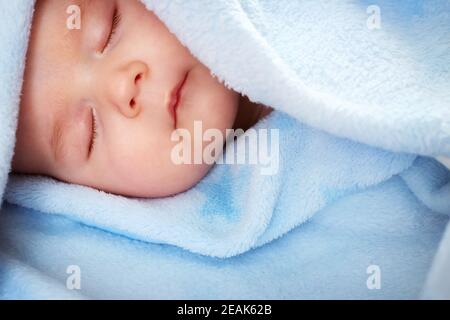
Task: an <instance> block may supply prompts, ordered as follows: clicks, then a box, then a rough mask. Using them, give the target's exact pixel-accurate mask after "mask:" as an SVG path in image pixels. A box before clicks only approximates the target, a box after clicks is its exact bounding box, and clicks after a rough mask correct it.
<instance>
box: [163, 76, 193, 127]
mask: <svg viewBox="0 0 450 320" xmlns="http://www.w3.org/2000/svg"><path fill="white" fill-rule="evenodd" d="M188 75H189V72H186V74H185V75H184V77H183V78H182V79H181V81H180V82H178V83H177V84H176V86H175V87H174V88H173V89H172V91H171V92H170V96H169V104H168V111H169V114H170V116H171V117H172V119H173V122H174V127H175V128H176V127H177V109H178V107H179V106H180V105H181V103H182V93H183V88H184V84H185V83H186V79H187V77H188Z"/></svg>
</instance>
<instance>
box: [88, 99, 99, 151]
mask: <svg viewBox="0 0 450 320" xmlns="http://www.w3.org/2000/svg"><path fill="white" fill-rule="evenodd" d="M96 140H97V114H96V113H95V109H94V108H92V138H91V143H90V144H89V155H90V154H91V153H92V150H93V149H94V146H95V142H96Z"/></svg>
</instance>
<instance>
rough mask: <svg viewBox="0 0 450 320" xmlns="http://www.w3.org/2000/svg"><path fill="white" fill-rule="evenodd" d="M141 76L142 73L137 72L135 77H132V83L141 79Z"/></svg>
mask: <svg viewBox="0 0 450 320" xmlns="http://www.w3.org/2000/svg"><path fill="white" fill-rule="evenodd" d="M141 78H142V73H139V74H138V75H137V76H136V77H135V78H134V83H137V82H138V81H139V80H141Z"/></svg>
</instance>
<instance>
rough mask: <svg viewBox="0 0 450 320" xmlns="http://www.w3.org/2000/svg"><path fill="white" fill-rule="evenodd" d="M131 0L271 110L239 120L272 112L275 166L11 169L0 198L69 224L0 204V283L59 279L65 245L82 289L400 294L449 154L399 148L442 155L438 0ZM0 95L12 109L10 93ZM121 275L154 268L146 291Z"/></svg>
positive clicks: (444, 206) (444, 195) (447, 122)
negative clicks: (183, 179)
mask: <svg viewBox="0 0 450 320" xmlns="http://www.w3.org/2000/svg"><path fill="white" fill-rule="evenodd" d="M144 2H145V3H146V5H147V6H148V8H149V9H151V10H153V11H154V12H155V13H156V14H157V15H158V16H159V17H160V18H161V19H162V21H163V22H164V23H165V24H166V25H167V26H168V27H169V28H170V30H171V31H173V32H174V33H175V34H176V35H177V37H178V38H179V39H180V40H181V41H182V42H183V43H184V44H185V45H186V46H187V47H188V48H189V49H190V50H191V51H192V52H193V53H194V54H195V55H196V56H197V57H198V58H199V59H200V60H201V61H203V62H204V63H205V64H206V65H207V66H208V67H210V69H211V70H212V72H213V73H214V74H215V75H217V76H218V77H219V78H220V79H222V80H223V81H224V82H225V83H226V84H227V85H229V86H231V87H232V88H234V89H235V90H237V91H240V92H242V93H245V94H246V95H248V96H249V97H250V98H251V99H252V100H254V101H258V102H262V103H265V104H267V105H270V106H273V107H274V108H276V109H278V110H280V111H277V112H275V113H273V114H272V115H271V116H269V117H268V118H267V119H266V120H265V121H262V122H260V123H259V124H258V125H257V126H256V127H255V129H264V128H266V129H278V130H279V147H280V153H279V155H280V158H279V163H278V168H279V171H278V173H277V174H275V175H262V174H261V169H262V168H261V166H260V165H231V166H229V165H217V166H216V167H215V168H214V169H213V170H212V171H211V172H210V174H209V175H208V176H207V177H206V178H205V179H204V180H202V181H201V182H200V183H199V184H198V185H197V186H196V187H195V188H193V189H191V190H189V191H187V192H185V193H183V194H180V195H177V196H175V197H170V198H165V199H153V200H142V199H140V200H138V199H128V198H123V197H118V196H112V195H108V194H106V193H102V192H99V191H96V190H92V189H89V188H85V187H80V186H74V185H67V184H64V183H60V182H56V181H54V180H51V179H48V178H43V177H28V176H13V177H12V178H11V179H10V181H9V184H8V188H7V191H6V194H5V197H6V200H8V201H9V202H10V203H13V204H18V205H20V206H22V207H24V208H32V209H35V210H39V211H40V212H45V213H51V214H56V215H57V216H64V217H66V218H69V219H70V220H72V221H75V222H81V223H82V224H77V223H69V222H68V221H66V220H64V219H61V218H57V217H52V216H50V215H45V214H44V215H43V214H40V213H37V212H34V213H33V214H32V215H33V217H34V218H30V219H31V220H32V221H33V222H34V223H36V225H39V228H38V230H34V231H35V233H33V225H34V224H31V222H27V221H26V218H25V217H26V215H23V214H22V211H21V210H14V209H11V207H10V206H7V207H6V208H7V212H8V213H9V214H5V218H4V219H6V220H5V221H4V222H3V225H2V227H1V228H2V231H1V232H0V236H1V237H2V238H3V241H2V242H3V245H2V251H3V255H2V256H1V261H4V263H2V264H0V265H1V267H0V269H1V270H3V274H4V275H5V276H4V277H3V279H2V284H3V288H4V289H3V291H2V296H3V297H21V296H22V297H32V296H33V297H36V296H39V295H40V294H42V295H44V291H45V290H44V291H42V292H40V291H39V289H36V288H34V287H30V286H29V287H27V282H26V281H23V279H36V283H47V284H48V286H49V289H48V290H47V291H45V292H46V294H47V293H48V295H47V296H50V297H51V296H55V295H58V294H57V292H59V291H58V290H56V289H55V291H54V292H53V293H52V292H51V291H52V288H53V287H55V288H56V287H58V286H60V285H61V282H62V279H63V278H64V276H63V275H61V274H60V273H58V272H59V271H58V270H60V268H61V267H62V266H64V265H65V264H66V263H68V262H70V260H72V261H73V264H81V265H82V270H87V277H88V279H90V280H91V284H90V285H89V284H88V289H87V290H86V291H85V294H86V295H87V296H90V297H107V296H108V295H110V296H115V297H120V296H122V297H124V296H126V295H125V293H129V296H130V297H132V296H134V297H139V296H141V297H158V296H159V297H167V298H175V297H191V298H195V297H203V298H213V297H233V293H235V297H249V298H252V297H253V298H256V297H257V296H258V295H259V297H279V298H281V297H310V298H320V297H322V298H324V297H347V298H349V297H363V298H364V297H365V298H367V297H385V298H393V297H417V296H418V295H419V293H420V290H421V287H422V285H423V283H424V279H425V276H426V273H427V270H428V268H429V266H430V264H431V259H432V256H433V253H434V252H435V250H436V248H437V246H438V242H439V240H440V236H441V235H442V232H443V230H444V226H445V223H446V222H447V219H448V218H447V217H446V216H443V215H439V214H438V213H444V214H448V213H449V208H450V204H449V201H450V200H449V199H450V196H449V193H450V188H449V174H448V171H447V170H446V169H445V168H444V167H442V166H441V165H439V164H438V163H437V162H435V161H434V160H430V159H428V158H425V157H416V156H415V155H413V154H412V153H414V154H422V155H427V156H440V155H446V156H449V155H450V129H449V128H450V108H449V105H450V103H449V102H450V93H449V90H448V87H449V85H450V63H449V59H450V46H449V43H448V31H449V27H450V23H449V21H450V19H449V15H450V10H449V8H450V4H449V2H448V1H439V0H436V1H405V2H401V3H399V2H395V3H392V2H388V1H372V2H370V3H368V2H366V1H341V2H328V1H290V0H289V1H264V0H260V1H256V0H251V1H250V0H248V1H225V0H220V1H209V2H206V3H205V2H200V1H169V0H155V1H152V0H146V1H144ZM369 5H375V6H371V7H370V8H369ZM14 7H15V6H14ZM11 8H13V6H11ZM15 8H16V7H15ZM27 8H28V7H27ZM17 9H18V10H25V9H24V8H20V7H19V6H18V7H17ZM378 10H379V13H380V16H379V17H377V12H378ZM27 13H28V14H29V12H27ZM378 18H380V19H381V20H379V19H378ZM8 21H9V20H8ZM10 22H11V21H10ZM430 35H432V36H430ZM22 47H23V43H22ZM22 47H21V48H22ZM19 51H20V50H19ZM22 51H23V50H22ZM22 53H23V52H22ZM2 54H5V53H2ZM21 70H22V69H20V68H18V69H16V70H15V76H16V78H17V79H18V78H20V76H19V75H20V72H21ZM2 76H3V78H2V79H5V81H7V80H8V81H9V79H10V78H8V77H6V78H5V76H4V75H2ZM9 76H10V75H9ZM16 91H17V90H16ZM6 98H8V97H6ZM6 98H5V99H6ZM8 99H9V100H10V101H9V103H10V104H9V106H10V107H9V109H8V110H11V109H12V108H11V105H12V102H14V101H15V102H16V103H17V99H18V97H16V98H15V100H14V98H8ZM283 112H285V113H286V114H289V115H290V116H292V117H294V118H296V119H297V120H294V119H293V118H290V117H288V116H287V115H286V114H285V113H283ZM6 114H8V113H6ZM13 115H14V114H13ZM298 120H300V121H301V122H299V121H298ZM313 127H315V128H318V129H321V130H324V131H326V132H328V133H331V134H335V135H336V136H334V135H330V134H327V133H325V132H324V131H320V130H318V129H313ZM2 130H3V129H2ZM8 130H9V131H8V133H10V132H11V128H10V127H9V128H8ZM337 136H340V137H346V138H350V139H352V140H353V141H359V142H363V143H368V144H371V145H373V146H375V147H382V148H384V149H388V150H391V151H396V152H408V153H410V154H406V153H392V152H389V151H384V150H382V149H377V148H375V147H369V146H366V145H363V144H360V143H359V142H353V141H351V140H347V139H343V138H338V137H337ZM242 143H243V140H242V139H240V140H238V142H237V144H238V145H239V144H242ZM10 147H11V146H10V145H9V147H8V148H9V149H8V150H6V151H8V152H9V153H8V152H6V151H5V152H3V151H2V155H1V156H2V157H3V154H6V156H5V158H7V157H10V156H11V150H10ZM7 161H9V160H7ZM8 166H9V164H8V165H7V167H8ZM16 211H19V213H17V212H16ZM23 211H26V210H25V209H23ZM11 212H14V213H11ZM30 216H31V215H30ZM316 216H319V217H320V218H316ZM308 219H311V221H316V223H313V224H303V225H302V223H304V222H305V221H307V220H308ZM314 219H315V220H314ZM0 225H1V224H0ZM86 225H87V226H92V227H96V228H97V229H101V230H106V231H109V232H110V233H102V232H96V231H94V230H93V229H86V228H83V227H82V226H86ZM299 225H301V226H300V227H299V228H296V229H295V233H294V232H291V233H290V234H291V236H290V238H289V237H288V236H287V235H286V233H287V232H288V231H290V230H292V229H293V228H295V227H297V226H299ZM64 226H67V228H64ZM58 228H62V229H63V230H66V231H67V233H66V234H64V236H63V234H62V233H61V230H59V229H58ZM15 231H17V232H15ZM292 233H294V234H295V235H292ZM330 233H331V234H330ZM116 235H123V236H125V237H126V238H127V239H131V240H143V241H144V242H145V244H143V243H141V242H133V241H129V242H127V244H126V245H122V244H123V242H124V241H125V240H124V239H123V238H117V237H116ZM283 235H284V236H283ZM282 236H283V237H282ZM65 237H67V238H65ZM276 238H282V239H279V240H277V241H272V240H274V239H276ZM64 239H66V241H65V240H64ZM105 239H106V240H105ZM33 240H35V241H36V246H37V249H39V250H32V249H33V246H35V244H33V243H32V242H33ZM77 240H80V241H81V240H82V241H84V244H80V243H78V241H77ZM126 241H128V240H126ZM269 242H270V244H268V243H269ZM119 243H122V244H119ZM151 243H153V244H154V243H159V244H169V245H170V246H157V245H151ZM47 245H48V248H53V249H54V250H56V252H52V251H48V250H50V249H46V246H47ZM71 247H73V252H72V253H67V254H66V255H64V253H63V252H62V251H61V250H64V251H66V250H69V252H70V248H71ZM133 247H135V249H130V248H133ZM27 248H28V249H27ZM142 248H145V249H146V250H148V252H146V250H144V249H142ZM176 248H182V250H180V249H176ZM254 248H259V249H258V250H253V249H254ZM372 249H373V250H374V251H373V252H372V251H371V250H372ZM130 251H131V253H130ZM155 252H157V253H155ZM165 252H167V255H166V254H165ZM102 253H104V255H102ZM322 254H323V257H324V258H323V260H322V259H319V258H320V256H321V255H322ZM335 255H341V256H342V259H340V257H336V256H335ZM225 257H227V258H228V259H225V260H222V259H217V258H225ZM141 258H142V260H141ZM108 259H111V261H113V262H112V264H113V265H112V266H109V267H108V266H105V265H104V263H105V261H107V260H108ZM127 259H128V260H127ZM210 259H212V260H210ZM268 259H270V261H271V263H270V264H268V262H267V260H268ZM274 260H276V263H274V262H273V261H274ZM349 261H355V264H351V263H348V262H349ZM377 261H381V262H379V263H381V264H384V266H386V267H387V270H388V273H387V276H388V279H389V280H390V281H388V282H387V283H388V284H387V288H386V287H385V291H381V292H379V295H378V296H377V294H374V293H373V291H369V290H367V287H366V286H365V280H364V279H365V278H366V277H367V274H366V273H365V271H366V269H365V268H366V267H367V266H368V265H370V264H377ZM52 263H54V265H53V266H52ZM23 264H25V265H23ZM102 266H103V267H102ZM162 266H164V268H163V269H164V270H163V271H164V272H166V275H165V276H163V274H162V273H161V272H162V271H161V268H162ZM271 266H272V267H271ZM408 267H409V269H408ZM103 268H106V269H107V270H106V271H105V274H104V275H103V276H102V275H101V274H99V273H101V272H102V271H101V270H104V269H103ZM36 270H37V271H36ZM123 270H127V272H128V275H119V276H117V273H120V272H123ZM150 270H151V271H152V272H153V273H154V274H155V275H158V276H159V278H157V277H156V276H153V275H151V273H150ZM158 270H159V272H158ZM221 270H224V271H225V272H224V273H223V274H221ZM286 270H287V271H288V274H286V273H285V272H283V271H286ZM342 270H344V271H342ZM361 270H362V271H361ZM382 270H386V269H384V268H383V266H382ZM408 271H409V273H408ZM303 272H304V274H305V275H306V276H302V274H303ZM340 272H343V273H345V275H346V276H344V277H342V278H340V279H336V277H339V274H340ZM405 272H406V274H407V275H405ZM40 273H44V276H43V277H41V276H40ZM23 274H27V275H28V276H29V277H27V276H25V277H24V276H23ZM139 274H142V276H141V277H140V278H139ZM383 274H384V273H383ZM8 275H10V277H8ZM170 275H172V276H174V277H178V279H180V278H181V279H183V280H184V281H182V282H181V284H179V285H176V284H174V282H173V281H171V278H170ZM196 275H197V277H196ZM111 276H117V279H119V284H118V285H117V284H116V285H117V288H116V291H114V290H113V289H111V287H110V286H112V285H113V284H112V283H108V281H107V279H108V277H109V278H110V277H111ZM102 277H103V278H102ZM130 277H131V278H132V279H135V280H134V281H136V283H133V282H132V281H131V282H130ZM199 277H200V278H203V279H205V280H206V279H207V281H213V282H214V283H216V284H217V287H218V288H219V289H217V290H220V292H219V291H215V290H214V289H211V288H209V289H208V288H207V287H206V285H205V284H198V280H199ZM46 279H47V280H50V279H52V281H53V282H52V281H46ZM99 279H100V280H99ZM101 279H103V280H101ZM136 279H140V280H143V281H144V280H152V281H154V282H153V283H155V284H156V286H155V288H156V287H157V288H158V290H161V291H159V295H158V293H155V292H151V293H149V292H148V291H146V289H148V288H143V287H142V285H141V284H138V283H137V282H139V281H140V280H136ZM213 279H214V280H213ZM172 280H173V279H172ZM194 280H197V282H196V283H197V287H196V289H195V290H193V289H192V285H193V282H192V281H194ZM22 281H23V282H22ZM96 281H98V282H96ZM227 281H228V282H229V284H226V283H227ZM261 281H263V282H261ZM318 281H319V282H318ZM320 281H326V282H327V284H325V283H321V282H320ZM95 282H96V284H97V285H96V284H94V283H95ZM242 282H246V283H247V285H246V284H242ZM274 283H276V285H273V284H274ZM430 283H431V282H430ZM53 284H55V286H53ZM269 284H270V285H269ZM327 285H328V288H330V291H328V290H327V289H325V288H327ZM346 286H347V287H346ZM39 287H40V286H38V288H39ZM35 289H36V290H35ZM108 289H110V290H109V291H108ZM336 289H340V293H337V291H336ZM253 290H257V291H258V293H255V292H253ZM283 290H285V291H283Z"/></svg>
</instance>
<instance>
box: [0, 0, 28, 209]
mask: <svg viewBox="0 0 450 320" xmlns="http://www.w3.org/2000/svg"><path fill="white" fill-rule="evenodd" d="M33 8H34V0H21V1H7V0H1V1H0V49H1V50H0V119H1V123H0V201H1V200H2V199H3V192H4V190H5V186H6V182H7V179H8V173H9V171H10V169H11V160H12V157H13V151H14V144H15V141H16V138H15V135H16V128H17V115H18V112H19V101H20V92H21V88H22V82H23V72H24V65H25V63H24V61H25V55H26V51H27V45H28V38H29V32H30V27H31V20H32V16H33Z"/></svg>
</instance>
